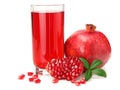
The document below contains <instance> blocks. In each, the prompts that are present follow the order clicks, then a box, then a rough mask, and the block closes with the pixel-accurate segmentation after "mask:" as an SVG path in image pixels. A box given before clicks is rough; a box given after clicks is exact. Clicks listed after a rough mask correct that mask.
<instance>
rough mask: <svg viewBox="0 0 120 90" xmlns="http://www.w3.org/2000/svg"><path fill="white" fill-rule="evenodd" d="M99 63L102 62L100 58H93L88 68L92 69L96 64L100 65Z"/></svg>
mask: <svg viewBox="0 0 120 90" xmlns="http://www.w3.org/2000/svg"><path fill="white" fill-rule="evenodd" d="M101 64H102V61H101V60H94V61H93V62H92V64H91V65H90V69H94V68H96V67H98V66H99V65H101Z"/></svg>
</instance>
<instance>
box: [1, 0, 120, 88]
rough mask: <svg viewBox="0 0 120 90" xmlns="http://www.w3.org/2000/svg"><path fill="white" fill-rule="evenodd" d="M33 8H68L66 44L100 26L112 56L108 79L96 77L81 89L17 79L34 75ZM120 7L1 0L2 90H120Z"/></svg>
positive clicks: (72, 0) (111, 1)
mask: <svg viewBox="0 0 120 90" xmlns="http://www.w3.org/2000/svg"><path fill="white" fill-rule="evenodd" d="M31 4H65V40H66V38H68V37H69V36H70V35H71V34H72V33H73V32H75V31H76V30H79V29H84V28H85V24H86V23H92V24H94V25H96V26H97V30H99V31H101V32H103V33H104V34H105V35H106V36H107V37H108V39H109V41H110V44H111V47H112V56H111V58H110V60H109V62H108V63H107V64H106V65H105V66H104V67H103V68H104V69H105V70H106V72H107V78H100V77H97V78H96V77H95V76H93V79H91V80H90V81H89V82H88V83H87V84H85V85H81V86H80V87H77V86H75V85H74V84H71V83H70V82H67V81H60V82H59V83H58V84H52V83H51V78H50V77H47V76H44V77H41V79H42V82H41V84H38V85H36V84H34V83H29V82H28V81H27V78H26V79H25V80H23V81H19V80H18V79H17V77H18V75H19V74H21V73H26V72H27V71H34V65H33V62H32V41H31V15H30V5H31ZM119 8H120V3H119V0H1V1H0V90H71V89H74V90H108V89H117V90H119V89H120V85H119V82H120V78H119V77H120V70H119V68H120V64H119V62H120V60H119V59H120V57H119V56H120V53H119V50H120V41H119V38H120V35H119V34H120V33H119V31H120V9H119Z"/></svg>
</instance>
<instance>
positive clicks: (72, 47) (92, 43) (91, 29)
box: [65, 24, 111, 66]
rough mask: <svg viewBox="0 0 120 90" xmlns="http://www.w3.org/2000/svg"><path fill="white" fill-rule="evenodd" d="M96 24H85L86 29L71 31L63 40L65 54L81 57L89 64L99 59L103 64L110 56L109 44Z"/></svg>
mask: <svg viewBox="0 0 120 90" xmlns="http://www.w3.org/2000/svg"><path fill="white" fill-rule="evenodd" d="M95 29H96V26H94V25H93V24H86V30H79V31H76V32H75V33H73V34H72V35H71V36H70V37H69V38H68V39H67V40H66V42H65V55H66V56H67V57H68V56H76V57H83V58H85V59H86V60H88V62H89V63H90V64H91V63H92V61H93V60H95V59H100V60H101V61H102V62H103V64H102V65H101V66H103V65H105V64H106V63H107V61H108V60H109V58H110V56H111V46H110V43H109V41H108V39H107V37H106V36H105V35H104V34H103V33H102V32H100V31H95Z"/></svg>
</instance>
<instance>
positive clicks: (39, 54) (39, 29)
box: [31, 12, 64, 69]
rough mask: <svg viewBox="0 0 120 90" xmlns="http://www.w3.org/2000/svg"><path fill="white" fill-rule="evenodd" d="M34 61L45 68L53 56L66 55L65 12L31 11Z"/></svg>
mask: <svg viewBox="0 0 120 90" xmlns="http://www.w3.org/2000/svg"><path fill="white" fill-rule="evenodd" d="M31 15H32V43H33V61H34V64H35V66H37V67H39V68H43V69H44V68H45V67H46V65H47V63H48V62H49V61H50V60H51V59H53V58H62V57H64V12H46V13H41V12H31Z"/></svg>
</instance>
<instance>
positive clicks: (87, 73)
mask: <svg viewBox="0 0 120 90" xmlns="http://www.w3.org/2000/svg"><path fill="white" fill-rule="evenodd" d="M91 77H92V71H91V70H90V69H88V70H86V72H85V80H86V81H88V80H89V79H90V78H91Z"/></svg>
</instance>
